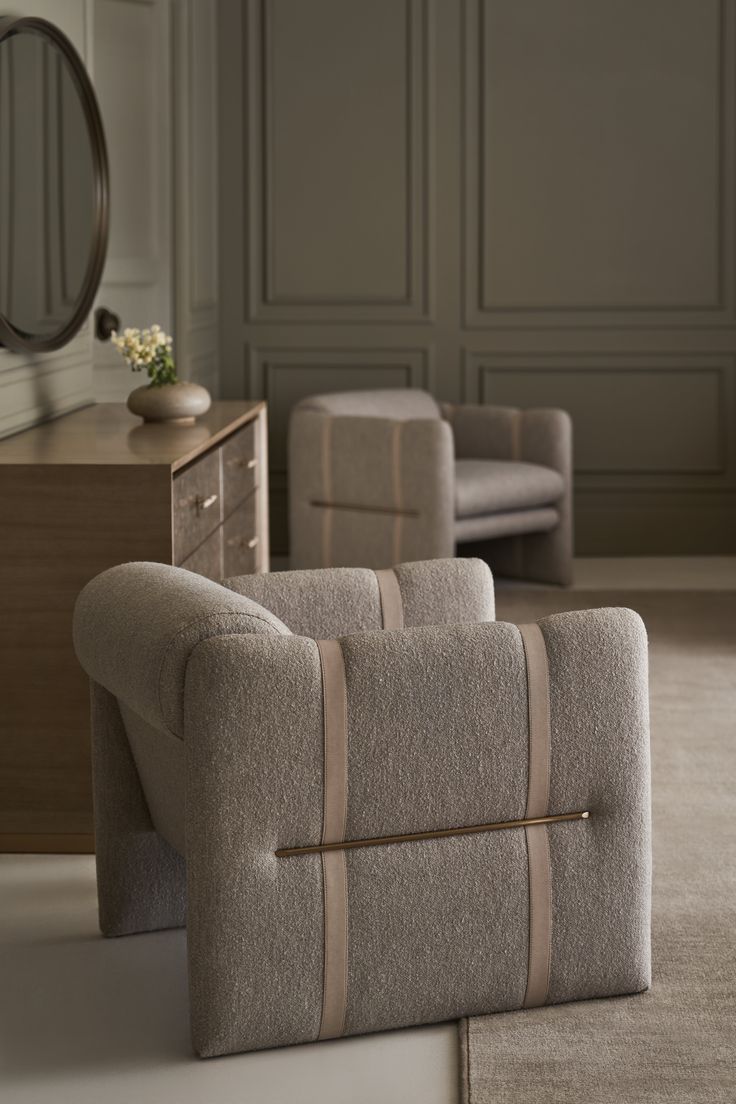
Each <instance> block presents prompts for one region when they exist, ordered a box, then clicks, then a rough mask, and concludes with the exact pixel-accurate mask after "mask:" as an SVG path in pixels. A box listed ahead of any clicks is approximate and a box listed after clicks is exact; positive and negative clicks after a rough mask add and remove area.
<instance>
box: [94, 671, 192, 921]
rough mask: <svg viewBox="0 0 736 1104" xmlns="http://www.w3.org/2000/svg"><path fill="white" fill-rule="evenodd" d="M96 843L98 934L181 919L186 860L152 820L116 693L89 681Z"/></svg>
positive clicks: (184, 916)
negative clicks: (161, 834) (161, 833)
mask: <svg viewBox="0 0 736 1104" xmlns="http://www.w3.org/2000/svg"><path fill="white" fill-rule="evenodd" d="M91 694H92V760H93V766H94V805H95V847H96V859H97V893H98V901H99V916H100V930H101V932H102V934H103V935H107V936H115V935H132V934H133V933H135V932H146V931H156V930H157V929H160V928H178V927H182V926H183V925H184V924H185V922H186V865H185V862H184V859H183V858H182V857H181V856H180V855H178V854H177V853H176V852H175V851H174V850H173V848H172V847H170V846H169V844H168V843H166V841H165V840H163V839H162V838H161V836H159V834H158V832H156V830H155V829H154V827H153V824H152V823H151V817H150V814H149V812H148V806H147V804H146V799H145V796H144V794H143V790H142V788H141V783H140V780H139V778H138V771H137V770H136V766H135V762H134V760H133V756H132V754H131V751H130V747H129V744H128V738H127V736H126V734H125V728H124V726H123V721H122V718H121V716H120V709H119V707H118V703H117V700H116V699H115V697H114V696H113V695H112V694H110V693H109V692H108V691H107V690H105V689H104V688H103V687H102V686H99V685H98V684H97V683H95V682H92V683H91Z"/></svg>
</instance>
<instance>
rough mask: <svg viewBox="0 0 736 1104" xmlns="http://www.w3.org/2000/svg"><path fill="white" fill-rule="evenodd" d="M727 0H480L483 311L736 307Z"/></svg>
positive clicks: (677, 312) (472, 110)
mask: <svg viewBox="0 0 736 1104" xmlns="http://www.w3.org/2000/svg"><path fill="white" fill-rule="evenodd" d="M732 15H733V12H732V10H731V6H730V4H727V3H722V2H721V0H684V2H682V3H678V4H677V6H676V7H673V5H672V3H671V2H670V0H647V3H645V4H642V3H641V0H616V2H615V3H614V2H612V0H565V2H564V3H560V2H553V3H550V2H549V0H516V2H514V3H510V2H508V0H477V2H475V0H472V2H471V3H470V8H469V31H468V42H467V49H468V62H469V69H468V97H467V105H468V106H467V119H466V125H467V143H468V157H469V161H468V164H469V172H468V184H469V188H468V207H467V212H466V214H467V222H466V228H467V238H466V248H467V273H468V302H467V317H468V321H469V323H470V324H473V325H475V324H478V325H485V324H494V325H497V324H520V325H523V326H527V325H538V324H544V323H549V322H551V323H552V324H554V325H557V326H571V327H575V326H580V325H590V324H595V325H609V324H610V325H615V326H622V325H627V326H628V325H632V326H638V325H642V324H645V325H646V324H659V323H662V324H664V325H670V324H673V325H682V324H683V323H684V322H685V321H690V322H692V323H695V324H700V325H703V324H705V325H707V324H710V323H719V322H720V323H721V324H722V323H723V322H724V321H725V320H729V321H730V320H732V319H733V317H734V294H733V291H734V284H733V267H734V263H733V262H734V257H733V253H734V249H733V163H732V146H733V143H732V140H731V139H732V129H733V111H732V98H733V96H732V89H733V66H734V51H733V46H732V42H733V26H732Z"/></svg>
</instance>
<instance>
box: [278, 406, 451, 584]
mask: <svg viewBox="0 0 736 1104" xmlns="http://www.w3.org/2000/svg"><path fill="white" fill-rule="evenodd" d="M289 479H290V496H289V497H290V503H291V515H290V523H291V552H292V566H294V567H329V566H332V565H333V564H339V565H341V566H353V565H354V566H362V567H366V566H369V567H386V566H390V565H391V564H393V563H398V562H400V561H401V560H407V559H420V558H421V559H426V558H428V557H442V556H451V555H452V553H453V550H454V546H453V516H454V482H453V444H452V433H451V431H450V427H449V426H448V425H447V423H446V422H444V421H443V420H442V419H440V418H427V419H415V420H409V421H399V420H394V419H390V418H374V417H354V416H337V417H333V416H331V415H328V414H324V413H321V412H317V411H313V410H308V409H306V410H296V411H295V412H294V414H293V415H292V419H291V424H290V434H289Z"/></svg>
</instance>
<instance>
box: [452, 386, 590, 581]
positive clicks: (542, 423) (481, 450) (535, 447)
mask: <svg viewBox="0 0 736 1104" xmlns="http://www.w3.org/2000/svg"><path fill="white" fill-rule="evenodd" d="M443 415H444V416H445V417H446V418H448V420H449V421H450V423H451V425H452V429H453V434H454V440H455V449H456V455H457V457H458V458H459V459H487V460H515V461H516V460H521V461H524V462H527V463H530V464H539V465H542V466H543V467H547V468H551V469H552V470H553V471H555V472H557V473H558V474H559V475H560V476H561V478H562V480H563V483H564V486H565V491H564V494H562V495H561V496H560V497H559V498H558V499H557V500H556V501H555V509H556V511H557V515H558V517H557V521H556V524H555V525H554V527H552V528H547V527H545V526H544V525H540V527H539V528H540V531H538V532H530V533H526V534H523V531H518V530H517V533H519V532H521V533H522V534H523V535H508V536H507V535H506V534H504V533H503V532H501V531H499V530H496V531H494V532H490V533H479V532H477V531H471V532H468V531H467V529H465V530H464V529H463V522H462V521H458V522H457V524H456V534H455V535H456V540H457V541H458V543H464V542H466V541H473V542H478V543H475V544H474V545H473V548H472V552H468V551H467V550H466V549H465V548H462V549H461V551H463V553H464V554H466V555H467V554H473V555H479V556H481V557H482V558H483V559H487V561H488V563H489V564H490V566H491V568H492V570H493V572H494V574H496V575H499V576H506V577H508V578H517V579H524V578H526V579H534V580H535V581H537V582H542V583H562V584H563V585H567V584H569V583H570V582H572V556H573V512H572V422H571V420H570V416H569V415H568V414H567V413H565V411H564V410H554V409H549V410H516V409H514V408H513V407H498V406H485V405H482V406H481V405H474V404H470V403H468V404H465V405H460V406H453V405H450V404H446V405H445V406H444V407H443ZM498 538H501V539H498Z"/></svg>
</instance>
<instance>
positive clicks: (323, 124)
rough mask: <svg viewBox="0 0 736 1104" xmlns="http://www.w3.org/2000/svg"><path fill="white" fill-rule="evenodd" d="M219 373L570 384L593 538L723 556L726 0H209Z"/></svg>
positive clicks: (498, 396)
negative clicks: (214, 86)
mask: <svg viewBox="0 0 736 1104" xmlns="http://www.w3.org/2000/svg"><path fill="white" fill-rule="evenodd" d="M219 11H220V43H219V45H220V55H219V57H220V61H219V65H220V112H219V122H220V150H221V160H220V227H221V235H220V258H221V260H220V266H221V267H220V276H221V283H220V287H221V320H222V322H221V325H222V330H221V337H222V351H223V357H222V389H223V394H224V395H227V396H231V397H235V396H249V397H258V398H261V397H263V398H266V399H267V400H268V402H269V412H270V419H271V463H272V469H273V471H272V486H273V525H274V544H275V549H276V551H277V552H278V551H282V550H284V549H285V540H286V534H285V522H284V518H285V501H286V471H285V467H286V464H285V448H284V446H285V436H286V426H287V419H288V412H289V408H290V406H291V404H292V403H293V402H294V400H295V399H297V398H299V397H300V396H302V395H305V394H309V393H312V392H316V391H320V390H338V389H345V388H353V387H373V386H376V387H383V386H390V385H401V386H406V385H409V386H416V387H427V388H429V389H430V390H431V391H433V392H434V393H435V394H436V395H438V396H440V397H442V398H447V399H451V400H467V401H471V402H478V401H480V402H500V403H513V404H519V405H524V406H531V405H541V404H555V405H560V406H564V407H566V408H567V409H568V410H570V411H571V412H572V414H573V417H574V421H575V428H576V461H577V465H576V466H577V476H576V487H577V493H576V509H577V538H578V551H579V552H580V553H583V554H585V553H588V554H616V553H665V552H667V553H688V552H691V553H695V552H699V553H707V552H725V551H734V550H736V456H735V455H734V440H735V438H736V416H735V415H736V395H735V388H734V380H735V377H736V278H735V272H734V269H735V262H736V226H735V224H734V203H735V200H736V189H735V183H736V182H735V181H734V149H735V148H736V143H735V142H734V123H735V120H734V105H735V104H736V96H735V92H736V89H735V88H734V69H735V65H734V60H735V55H734V50H733V42H734V40H735V35H736V11H735V4H734V0H721V2H719V0H678V2H677V3H673V2H672V0H467V2H466V3H462V2H461V0H263V2H260V0H243V2H242V3H241V0H221V2H220V5H219Z"/></svg>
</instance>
